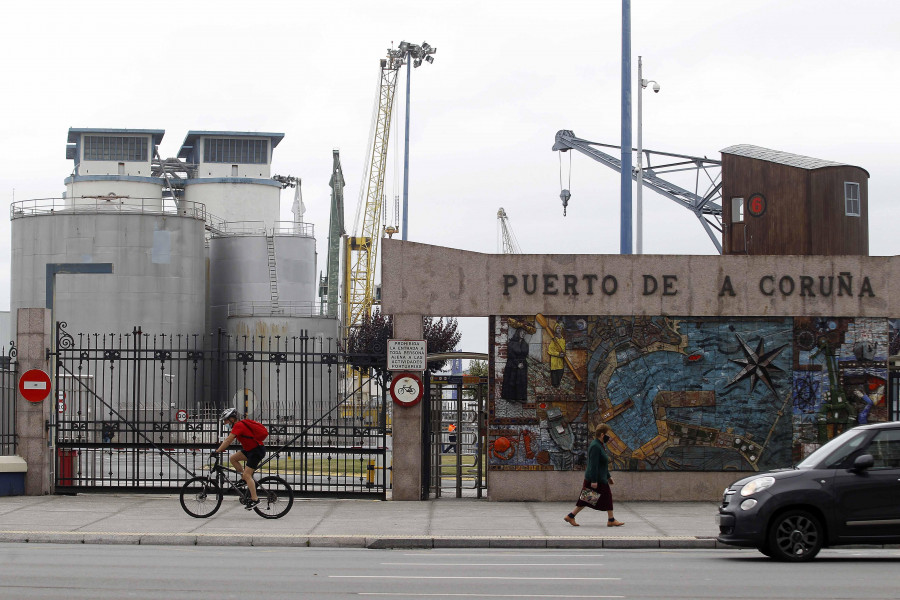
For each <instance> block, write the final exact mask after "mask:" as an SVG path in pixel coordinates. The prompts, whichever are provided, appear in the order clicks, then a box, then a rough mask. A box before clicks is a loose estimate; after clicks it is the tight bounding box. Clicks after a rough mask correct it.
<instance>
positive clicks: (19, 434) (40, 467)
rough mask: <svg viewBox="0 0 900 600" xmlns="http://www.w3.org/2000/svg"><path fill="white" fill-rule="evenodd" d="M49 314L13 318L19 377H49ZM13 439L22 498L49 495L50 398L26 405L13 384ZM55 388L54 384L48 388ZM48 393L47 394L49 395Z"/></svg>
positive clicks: (26, 311)
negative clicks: (20, 464) (36, 373)
mask: <svg viewBox="0 0 900 600" xmlns="http://www.w3.org/2000/svg"><path fill="white" fill-rule="evenodd" d="M50 314H51V311H50V310H49V309H46V308H20V309H18V311H17V314H16V348H17V349H18V352H19V354H18V357H17V360H18V364H19V376H20V377H21V375H22V373H25V372H27V371H29V370H30V369H40V370H42V371H44V372H45V373H47V374H48V375H50V376H51V380H52V378H53V377H54V375H55V374H53V373H51V371H50V360H49V357H48V356H47V352H48V350H49V349H50V348H51V347H52V346H53V344H52V341H51V326H52V323H51V317H50ZM16 384H17V385H16V411H17V414H16V438H17V442H16V443H17V448H18V451H19V455H20V456H21V457H22V458H24V459H25V463H26V464H27V465H28V472H27V473H25V495H26V496H41V495H44V494H52V493H53V488H54V481H53V444H52V440H51V439H50V431H49V428H48V427H47V424H48V423H49V422H50V414H51V413H50V410H51V408H53V407H54V406H55V405H56V398H55V397H54V396H53V394H52V393H51V395H50V396H49V397H48V398H47V399H45V400H44V401H43V402H37V403H35V402H29V401H28V400H26V399H25V398H23V397H22V394H21V393H20V392H19V390H18V382H16ZM51 388H52V389H55V388H56V382H55V381H54V383H53V385H52V386H51ZM52 389H51V392H52Z"/></svg>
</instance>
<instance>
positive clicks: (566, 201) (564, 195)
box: [559, 189, 572, 216]
mask: <svg viewBox="0 0 900 600" xmlns="http://www.w3.org/2000/svg"><path fill="white" fill-rule="evenodd" d="M571 197H572V194H570V193H569V190H566V189H564V190H563V191H561V192H560V193H559V199H560V200H562V203H563V216H566V207H567V206H568V205H569V198H571Z"/></svg>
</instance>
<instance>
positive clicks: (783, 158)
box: [721, 144, 869, 256]
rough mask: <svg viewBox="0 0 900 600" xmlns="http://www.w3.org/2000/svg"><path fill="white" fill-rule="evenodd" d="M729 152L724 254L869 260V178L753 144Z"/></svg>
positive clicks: (853, 170)
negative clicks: (858, 258) (787, 255)
mask: <svg viewBox="0 0 900 600" xmlns="http://www.w3.org/2000/svg"><path fill="white" fill-rule="evenodd" d="M721 152H722V222H723V224H724V227H723V232H722V253H723V254H752V255H767V254H768V255H785V254H798V255H840V254H844V255H862V256H868V254H869V224H868V204H869V203H868V200H869V197H868V181H869V173H868V172H867V171H866V170H865V169H863V168H861V167H855V166H853V165H845V164H842V163H837V162H832V161H828V160H821V159H818V158H810V157H808V156H800V155H797V154H790V153H788V152H781V151H779V150H770V149H768V148H761V147H759V146H751V145H749V144H740V145H737V146H730V147H728V148H725V149H724V150H722V151H721Z"/></svg>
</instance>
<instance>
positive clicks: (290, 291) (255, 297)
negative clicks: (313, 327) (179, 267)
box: [209, 223, 318, 330]
mask: <svg viewBox="0 0 900 600" xmlns="http://www.w3.org/2000/svg"><path fill="white" fill-rule="evenodd" d="M317 290H318V288H317V277H316V238H315V236H314V228H313V225H312V224H311V223H297V224H293V225H291V226H288V227H286V228H284V229H273V230H269V231H267V232H264V233H262V234H254V233H226V234H218V235H214V236H213V237H212V238H211V239H210V240H209V303H210V317H211V326H212V329H213V330H217V329H219V328H222V329H227V326H226V321H227V319H228V317H229V316H233V315H236V314H240V315H255V316H260V317H263V316H268V315H272V316H275V317H279V318H281V317H309V316H314V315H317V314H318V306H317V304H316V300H315V298H316V293H317Z"/></svg>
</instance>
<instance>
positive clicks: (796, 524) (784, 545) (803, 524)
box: [764, 510, 825, 562]
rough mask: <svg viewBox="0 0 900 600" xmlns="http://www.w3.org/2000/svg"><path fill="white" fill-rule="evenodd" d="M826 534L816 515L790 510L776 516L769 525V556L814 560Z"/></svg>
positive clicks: (796, 560) (778, 558) (783, 558)
mask: <svg viewBox="0 0 900 600" xmlns="http://www.w3.org/2000/svg"><path fill="white" fill-rule="evenodd" d="M824 536H825V530H824V528H823V527H822V525H821V524H820V523H819V520H818V519H817V518H816V517H814V516H813V515H811V514H810V513H808V512H807V511H805V510H791V511H788V512H786V513H783V514H780V515H778V516H777V517H775V520H774V521H772V525H771V527H769V537H768V540H767V541H768V550H769V554H768V556H771V557H772V558H774V559H776V560H785V561H791V562H803V561H807V560H812V559H813V558H815V556H816V554H818V553H819V550H821V549H822V544H823V543H824V541H825V540H824ZM764 554H765V553H764Z"/></svg>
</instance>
